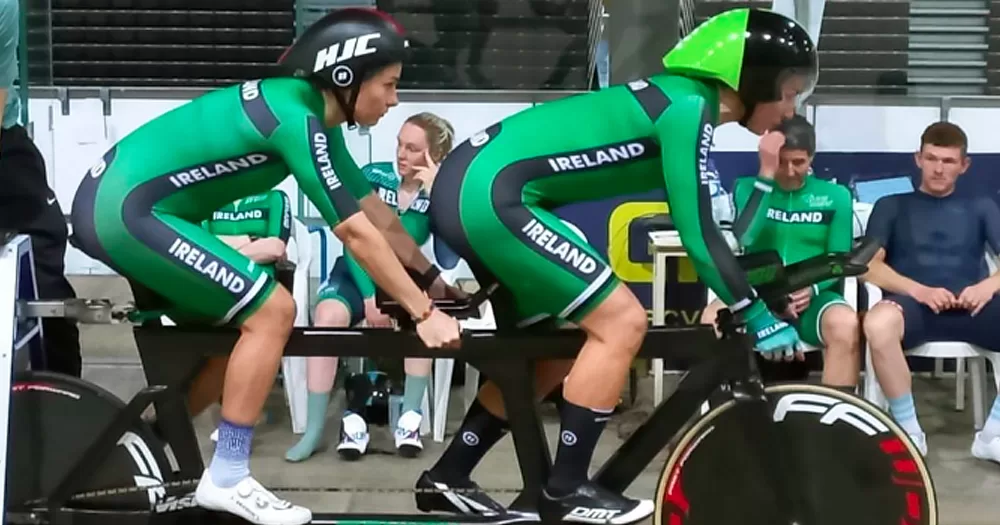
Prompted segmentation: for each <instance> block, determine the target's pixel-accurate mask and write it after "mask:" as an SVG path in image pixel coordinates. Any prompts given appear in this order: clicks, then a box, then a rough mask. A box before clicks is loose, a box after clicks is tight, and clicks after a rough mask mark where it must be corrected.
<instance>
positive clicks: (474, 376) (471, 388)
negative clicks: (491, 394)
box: [462, 364, 479, 412]
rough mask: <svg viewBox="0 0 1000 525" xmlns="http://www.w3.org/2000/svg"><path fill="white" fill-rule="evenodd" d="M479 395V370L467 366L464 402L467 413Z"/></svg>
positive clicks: (463, 394)
mask: <svg viewBox="0 0 1000 525" xmlns="http://www.w3.org/2000/svg"><path fill="white" fill-rule="evenodd" d="M478 395H479V370H478V369H477V368H476V367H474V366H472V365H468V364H467V365H465V391H464V392H463V393H462V396H463V397H464V398H465V399H463V400H462V401H463V402H464V403H465V412H468V411H469V407H470V406H472V402H473V401H474V400H475V399H476V396H478Z"/></svg>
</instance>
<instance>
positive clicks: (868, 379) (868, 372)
mask: <svg viewBox="0 0 1000 525" xmlns="http://www.w3.org/2000/svg"><path fill="white" fill-rule="evenodd" d="M864 395H865V399H866V400H868V402H869V403H871V404H873V405H875V406H877V407H879V408H881V409H882V410H885V409H886V408H887V407H888V403H887V402H886V399H885V393H883V392H882V385H879V383H878V377H876V376H875V366H874V365H872V353H871V351H870V350H869V349H867V348H866V349H865V391H864Z"/></svg>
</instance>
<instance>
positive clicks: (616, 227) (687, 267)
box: [608, 202, 698, 283]
mask: <svg viewBox="0 0 1000 525" xmlns="http://www.w3.org/2000/svg"><path fill="white" fill-rule="evenodd" d="M669 210H670V208H669V207H668V206H667V204H666V203H664V202H624V203H622V204H619V205H618V207H617V208H615V209H614V210H613V211H612V212H611V216H610V217H609V218H608V262H609V263H610V264H611V269H612V270H613V271H614V272H615V275H617V276H618V278H619V279H621V280H622V281H624V282H627V283H651V282H653V263H651V262H648V263H647V262H634V261H632V260H631V259H629V255H628V253H629V245H630V244H631V239H630V238H629V235H630V232H629V226H630V225H631V224H632V221H634V220H636V219H641V218H643V217H649V216H650V215H659V214H663V213H669ZM636 242H641V243H644V244H646V245H648V244H649V240H648V239H636ZM677 282H679V283H694V282H698V274H697V273H695V271H694V266H693V265H692V264H691V260H690V259H687V258H682V259H679V260H678V261H677Z"/></svg>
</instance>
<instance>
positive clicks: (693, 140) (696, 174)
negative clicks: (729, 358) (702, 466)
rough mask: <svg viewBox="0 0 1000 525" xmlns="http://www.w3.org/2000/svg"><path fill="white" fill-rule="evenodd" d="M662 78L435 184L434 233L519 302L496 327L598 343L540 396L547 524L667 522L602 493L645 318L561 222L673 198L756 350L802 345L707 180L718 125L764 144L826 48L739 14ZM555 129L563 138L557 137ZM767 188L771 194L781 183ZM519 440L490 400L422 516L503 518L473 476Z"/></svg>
mask: <svg viewBox="0 0 1000 525" xmlns="http://www.w3.org/2000/svg"><path fill="white" fill-rule="evenodd" d="M664 65H665V67H666V71H665V72H663V73H660V74H657V75H653V76H652V77H649V78H645V79H641V80H635V81H633V82H630V83H628V84H626V85H621V86H615V87H611V88H607V89H604V90H601V91H599V92H596V93H589V94H586V95H580V96H576V97H571V98H566V99H563V100H559V101H555V102H550V103H547V104H542V105H540V106H535V107H533V108H531V109H527V110H525V111H522V112H521V113H518V114H516V115H514V116H511V117H509V118H507V119H505V120H503V121H501V122H499V123H497V124H494V125H492V126H490V127H488V128H486V129H484V130H483V131H482V132H480V133H478V134H475V135H473V136H472V137H471V138H470V139H469V140H468V141H466V142H465V143H463V144H461V145H459V146H458V147H457V148H456V149H455V150H453V151H452V152H451V153H450V154H449V155H448V157H447V158H445V160H444V161H443V163H442V164H441V166H440V168H439V171H438V176H437V178H436V180H435V183H434V193H433V195H432V199H431V202H432V204H431V220H432V227H433V229H434V231H435V233H436V234H437V235H438V236H440V237H441V238H442V240H444V241H445V242H446V243H447V244H448V245H449V246H450V247H452V248H453V249H454V250H455V252H456V253H458V254H459V255H460V256H461V257H462V258H463V259H465V260H466V261H467V262H468V263H469V267H470V268H471V269H472V270H473V272H474V273H475V274H476V277H477V279H478V280H479V281H480V283H481V284H485V283H486V282H489V281H491V280H496V281H499V282H501V283H502V284H503V285H504V286H503V288H504V290H506V292H508V293H507V294H506V296H497V297H494V298H491V301H492V304H493V309H494V314H495V316H496V321H497V325H498V328H500V329H504V328H510V327H514V326H520V327H524V326H529V325H533V324H538V323H540V322H543V321H546V320H551V319H555V320H560V319H564V320H567V321H570V322H572V323H574V324H576V325H578V326H580V327H581V328H582V329H583V330H584V331H585V332H586V334H587V340H586V342H585V343H584V346H583V349H582V350H581V352H580V354H579V357H578V358H577V360H576V362H575V363H572V364H571V365H570V366H567V364H566V363H565V362H563V361H560V362H547V363H539V365H538V368H537V370H538V375H537V377H536V385H535V387H536V392H537V393H538V395H540V396H544V395H546V394H548V393H549V392H550V391H552V389H553V388H555V387H556V386H557V385H558V384H559V383H563V396H564V398H565V400H566V402H565V403H564V404H563V405H562V406H561V407H560V418H561V424H562V428H561V431H560V434H559V437H560V439H559V448H558V450H557V452H556V458H555V463H554V465H553V467H552V471H551V474H550V476H549V479H548V482H547V485H546V487H545V490H544V492H543V494H542V498H541V500H540V503H539V508H538V510H539V511H540V512H541V513H542V516H541V517H542V519H543V520H553V521H556V520H562V521H577V522H582V523H612V524H624V523H631V522H634V521H638V520H641V519H644V518H646V517H647V516H648V515H649V514H650V513H651V512H652V511H653V503H652V502H651V501H648V500H647V501H641V500H634V499H630V498H627V497H625V496H623V495H621V494H614V493H611V492H609V491H608V490H606V489H604V488H602V487H601V486H598V485H596V484H593V483H591V482H589V481H588V467H589V466H590V462H591V458H592V456H593V452H594V447H595V446H596V445H597V441H598V438H599V437H600V435H601V432H602V430H603V428H604V425H605V422H606V421H607V420H608V419H609V418H610V412H611V411H612V409H613V408H614V407H615V405H616V404H617V402H618V399H619V394H620V391H621V388H622V386H623V383H624V381H625V377H626V375H627V370H628V367H629V364H630V363H631V361H632V358H633V357H634V356H635V353H636V351H637V350H638V348H639V346H640V344H641V342H642V339H643V336H644V334H645V331H646V323H647V321H646V310H645V308H643V307H642V305H641V304H640V303H639V301H638V300H636V298H635V297H634V296H633V295H632V293H631V292H630V291H629V289H628V288H627V287H626V286H625V285H624V284H622V283H621V282H619V281H618V280H617V279H616V277H615V276H614V274H613V272H612V271H611V268H610V267H609V265H608V264H607V263H606V262H605V260H604V259H605V258H604V256H603V254H601V253H598V252H597V251H596V250H594V249H593V248H592V247H591V246H590V245H588V244H587V243H586V241H585V240H584V239H582V238H581V237H580V236H579V235H578V234H576V233H574V232H573V231H572V230H571V229H570V228H568V227H567V226H566V225H564V224H563V223H562V221H560V219H559V217H558V216H557V215H556V214H555V213H553V210H554V209H555V208H556V207H560V206H564V205H566V204H570V203H575V202H583V201H592V200H600V199H606V198H610V197H614V196H620V195H627V194H632V193H638V192H646V191H653V190H660V191H663V190H664V189H665V190H666V196H667V198H668V201H669V205H670V209H669V211H670V214H671V216H672V217H673V222H674V224H675V225H676V227H677V229H678V230H679V232H680V235H681V239H682V241H683V242H684V245H685V247H686V249H687V252H688V254H689V256H690V258H691V260H692V261H693V262H694V265H695V268H696V270H697V272H698V274H699V275H700V277H701V279H702V280H703V281H704V282H705V283H706V284H707V285H708V286H710V287H711V288H712V289H713V290H714V291H715V292H716V294H717V295H718V297H719V298H721V299H722V300H723V301H724V302H725V303H726V304H727V305H729V306H730V307H731V308H732V309H733V310H735V311H737V312H739V313H740V314H741V315H742V316H743V318H744V319H745V320H746V322H747V325H748V329H749V331H751V333H752V334H753V335H754V336H755V339H756V341H757V348H758V351H760V352H762V353H764V354H766V355H768V356H770V357H771V358H774V357H776V356H778V355H783V354H784V353H786V352H789V351H791V350H793V349H794V347H795V344H796V343H797V341H798V337H797V334H796V333H795V330H794V329H793V328H792V327H791V326H789V325H788V324H786V323H785V322H783V321H781V320H779V319H777V318H775V316H774V315H773V314H772V313H771V312H769V311H768V309H767V307H766V305H765V304H764V303H763V302H762V301H761V300H759V299H758V298H756V297H755V295H754V292H753V289H752V288H751V287H750V285H749V284H748V283H747V279H746V277H745V275H744V274H743V272H742V271H741V269H740V266H739V264H738V263H737V261H736V259H735V258H734V257H733V254H732V252H731V251H730V248H729V247H728V245H727V244H726V242H725V241H724V240H723V237H722V235H721V234H720V232H719V231H718V229H717V227H716V225H715V222H714V220H713V218H712V207H711V197H710V193H709V186H708V185H709V184H710V183H711V179H710V178H709V177H708V176H707V173H706V171H707V163H708V153H709V149H710V148H711V145H712V135H713V132H714V130H715V128H716V126H719V125H722V124H725V123H727V122H738V123H739V124H740V125H742V126H744V127H746V128H747V129H749V130H750V131H752V132H754V133H757V134H762V133H766V132H767V131H769V130H772V129H774V128H776V127H777V126H778V125H780V124H781V122H782V121H783V120H785V119H787V118H789V117H791V116H792V115H793V114H794V110H795V107H796V99H797V98H799V97H801V96H803V95H806V94H807V93H808V92H809V91H810V90H811V89H812V86H813V85H814V84H815V82H816V76H817V63H816V49H815V47H814V45H813V42H812V40H811V39H810V38H809V35H808V34H807V33H806V32H805V30H803V29H802V27H800V26H799V25H798V24H796V23H795V22H794V21H792V20H789V19H788V18H785V17H784V16H781V15H779V14H776V13H773V12H771V11H766V10H757V9H735V10H732V11H728V12H725V13H723V14H720V15H718V16H715V17H713V18H711V19H709V20H708V21H706V22H705V23H703V24H702V25H701V26H699V27H697V28H696V29H695V30H694V31H692V32H691V34H689V35H687V37H685V38H684V39H683V40H682V41H681V42H680V43H679V44H678V45H677V46H676V47H675V48H674V49H673V50H671V51H670V52H669V53H668V54H667V55H666V57H664ZM552 123H558V124H559V127H560V129H561V130H563V131H562V132H559V133H552V132H551V130H552ZM758 182H759V185H760V186H761V187H763V188H767V189H770V188H771V187H772V186H773V181H772V180H770V179H769V178H767V177H763V178H761V179H760V180H759V181H758ZM506 430H507V424H506V416H505V414H504V406H503V403H502V400H501V398H500V393H499V390H498V389H497V388H496V387H495V386H494V385H493V384H491V383H487V384H486V385H484V386H483V388H482V390H480V393H479V396H478V398H477V400H476V401H475V402H474V403H473V404H472V406H471V407H470V408H469V412H468V413H467V414H466V417H465V420H464V421H463V423H462V428H461V429H460V430H459V431H458V432H457V433H456V435H455V437H456V439H454V440H453V441H452V443H451V444H450V445H449V447H448V449H447V450H446V451H445V453H444V455H443V456H442V457H441V459H440V460H439V461H438V462H437V464H435V465H434V466H433V467H432V468H431V469H430V470H428V471H427V472H425V473H424V474H423V475H422V476H421V478H420V480H419V481H418V487H419V488H434V489H437V490H438V491H443V493H434V492H432V491H420V492H419V493H418V494H417V496H416V499H417V506H418V507H419V508H420V509H421V510H425V511H431V510H450V511H455V512H465V513H483V514H486V513H498V512H504V508H503V507H502V506H501V505H499V504H498V503H497V502H496V501H494V500H492V499H491V498H490V497H489V496H487V495H486V494H485V493H483V492H478V491H477V487H476V485H475V483H473V482H472V481H471V479H470V474H471V473H472V470H473V469H474V468H475V466H476V464H477V463H478V462H479V460H480V459H481V458H482V457H483V456H484V455H485V454H486V452H487V451H488V450H489V449H490V447H491V446H492V445H493V444H494V443H496V442H497V441H498V440H500V439H501V438H502V437H503V436H504V435H505V433H506ZM451 489H458V490H451ZM720 504H725V502H720ZM515 510H518V511H533V510H534V509H515Z"/></svg>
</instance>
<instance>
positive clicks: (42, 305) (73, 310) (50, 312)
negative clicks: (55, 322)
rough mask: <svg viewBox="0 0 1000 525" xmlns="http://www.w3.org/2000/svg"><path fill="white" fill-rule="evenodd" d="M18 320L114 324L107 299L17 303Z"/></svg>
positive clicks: (113, 317) (110, 305)
mask: <svg viewBox="0 0 1000 525" xmlns="http://www.w3.org/2000/svg"><path fill="white" fill-rule="evenodd" d="M16 315H17V318H18V319H29V318H32V317H42V318H48V317H67V318H70V319H76V320H77V321H79V322H81V323H87V324H110V323H113V322H115V316H114V315H113V312H112V304H111V301H109V300H107V299H65V300H61V301H60V300H48V301H23V300H22V301H18V302H17V310H16Z"/></svg>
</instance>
